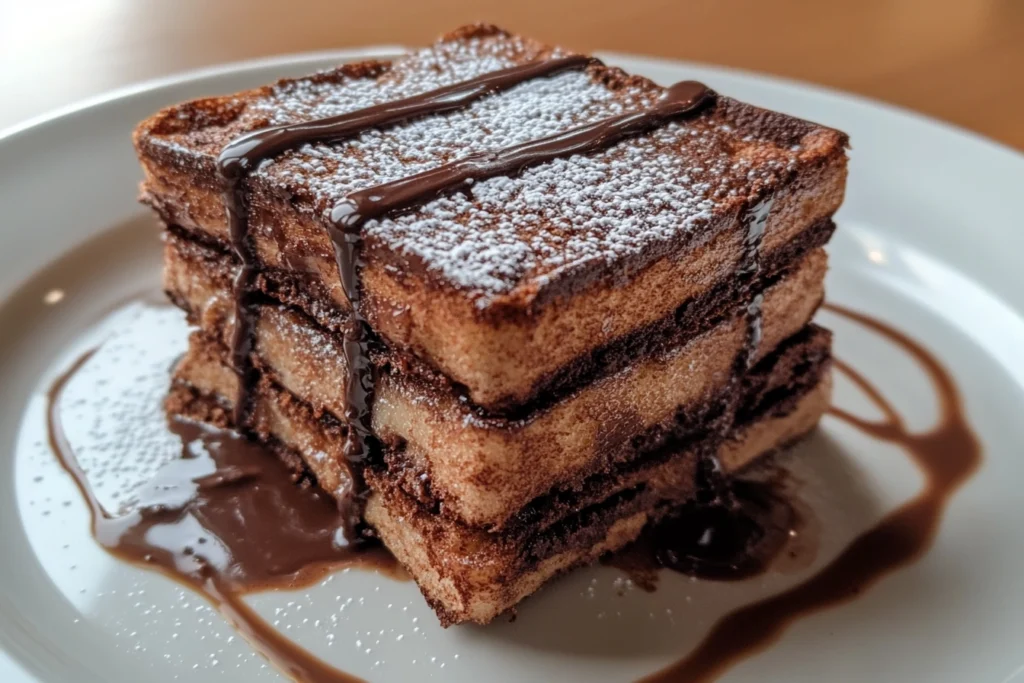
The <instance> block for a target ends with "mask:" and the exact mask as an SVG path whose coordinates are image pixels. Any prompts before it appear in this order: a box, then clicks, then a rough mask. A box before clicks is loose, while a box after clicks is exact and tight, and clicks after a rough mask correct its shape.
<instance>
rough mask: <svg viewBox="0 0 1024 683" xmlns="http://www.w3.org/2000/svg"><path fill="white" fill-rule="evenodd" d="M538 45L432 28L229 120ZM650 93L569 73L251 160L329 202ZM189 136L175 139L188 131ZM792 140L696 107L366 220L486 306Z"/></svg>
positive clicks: (718, 184) (763, 171) (286, 112)
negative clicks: (685, 115) (424, 39)
mask: <svg viewBox="0 0 1024 683" xmlns="http://www.w3.org/2000/svg"><path fill="white" fill-rule="evenodd" d="M541 50H542V48H541V47H539V46H537V45H536V44H534V43H532V42H530V41H524V40H523V39H520V38H517V37H509V36H503V35H497V36H485V37H476V38H471V39H462V40H457V41H450V42H442V43H438V44H437V45H435V46H433V47H431V48H428V49H425V50H421V51H419V52H416V53H414V54H412V55H410V56H409V57H407V58H405V59H403V60H400V61H399V62H398V63H397V64H396V65H395V66H394V67H393V68H392V69H391V70H389V71H387V72H385V73H384V74H383V75H381V76H379V77H377V78H363V79H357V78H353V79H346V80H344V81H342V82H338V81H337V80H336V79H334V80H332V79H326V80H325V79H316V78H312V79H300V80H297V81H291V82H287V83H285V84H283V85H279V86H276V87H274V88H272V89H271V90H270V92H269V94H268V95H267V96H265V97H263V98H261V99H259V100H257V101H256V102H254V103H251V104H250V105H249V106H248V107H247V109H246V111H245V112H244V113H243V115H242V116H241V117H240V119H239V120H238V121H236V122H234V124H233V125H234V126H236V127H239V129H240V130H244V129H247V128H254V127H260V126H261V125H274V124H283V123H291V122H296V121H305V120H311V119H318V118H325V117H329V116H335V115H338V114H341V113H344V112H348V111H352V110H355V109H359V108H363V107H367V106H371V105H373V104H377V103H380V102H383V101H388V100H394V99H398V98H402V97H408V96H410V95H414V94H417V93H421V92H425V91H428V90H432V89H435V88H438V87H441V86H444V85H448V84H451V83H455V82H459V81H464V80H467V79H470V78H473V77H475V76H478V75H480V74H482V73H486V72H490V71H494V70H497V69H502V68H506V67H508V66H511V65H513V64H516V63H521V62H523V61H528V60H531V59H534V58H536V57H537V56H538V55H539V54H541ZM543 54H544V55H547V54H551V53H550V52H547V53H543ZM554 54H560V53H559V52H557V51H555V53H554ZM659 95H660V89H657V88H654V87H652V86H651V85H650V84H647V83H644V82H640V81H630V82H628V83H627V84H626V85H624V86H621V87H615V88H612V87H609V86H608V85H606V84H605V83H603V82H601V81H600V80H598V79H596V78H595V77H594V76H593V74H591V73H589V72H582V71H570V72H564V73H561V74H557V75H554V76H551V77H547V78H537V79H534V80H531V81H528V82H526V83H523V84H521V85H519V86H516V87H514V88H512V89H510V90H509V91H507V92H505V93H501V94H498V95H494V96H490V97H486V98H484V99H481V100H478V101H476V102H475V103H473V104H472V105H471V106H469V107H467V108H466V109H464V110H460V111H457V112H452V113H449V114H445V115H440V116H430V117H425V118H421V119H418V120H415V121H412V122H409V123H407V124H403V125H398V126H394V127H390V128H386V129H384V130H371V131H367V132H365V133H363V134H361V135H359V136H357V137H355V138H353V139H351V140H348V141H345V142H343V143H340V144H335V145H324V144H313V145H305V146H303V147H302V148H300V149H298V150H294V151H291V152H287V153H284V154H282V155H281V156H280V157H279V158H277V159H275V160H273V161H269V162H265V163H264V164H262V165H261V166H260V167H259V169H258V170H257V171H256V175H257V176H259V179H260V180H261V181H263V182H266V183H268V184H269V185H271V186H276V187H280V188H282V189H283V190H285V191H287V192H288V193H290V194H291V195H293V196H295V197H297V198H299V200H300V201H298V202H296V205H297V206H299V208H300V210H308V211H310V212H314V213H315V215H318V216H325V214H326V212H328V211H329V210H330V208H331V207H332V206H333V205H334V204H335V203H336V202H337V201H339V200H340V199H342V198H343V197H344V196H345V195H346V194H347V193H349V192H352V191H354V190H358V189H365V188H367V187H371V186H373V185H378V184H381V183H385V182H389V181H392V180H396V179H399V178H402V177H407V176H409V175H412V174H415V173H419V172H422V171H425V170H427V169H430V168H433V167H436V166H438V165H440V164H443V163H447V162H450V161H453V160H456V159H459V158H461V157H463V156H465V155H467V154H470V153H473V152H479V151H483V150H495V149H501V148H505V147H509V146H512V145H515V144H518V143H522V142H526V141H529V140H535V139H538V138H542V137H546V136H549V135H552V134H555V133H559V132H562V131H565V130H568V129H570V128H573V127H575V126H579V125H582V124H584V123H589V122H593V121H596V120H600V119H602V118H606V117H609V116H613V115H615V114H619V113H622V112H625V111H634V110H637V109H640V108H643V107H644V106H645V105H647V104H648V103H650V102H651V101H652V100H653V99H654V98H656V97H657V96H659ZM188 135H190V134H185V135H184V136H182V137H183V138H185V139H179V140H178V141H177V142H179V143H182V144H185V145H186V146H188V144H187V136H188ZM170 137H173V136H170ZM193 142H195V141H193ZM750 149H756V157H755V155H754V154H751V153H749V151H750ZM799 153H800V150H799V148H797V149H790V148H789V147H788V146H787V147H785V148H783V147H780V146H774V145H766V144H764V141H763V140H758V141H751V142H748V143H745V142H744V141H743V140H741V139H740V138H739V136H738V135H737V134H736V133H734V132H733V131H732V130H731V127H730V126H728V125H726V124H725V123H723V122H716V121H714V120H713V119H712V118H710V117H698V118H696V119H694V120H689V121H687V120H683V121H680V122H677V123H674V124H670V125H668V126H666V127H664V128H662V129H660V130H658V131H656V132H654V133H652V134H650V135H646V136H642V137H639V138H634V139H631V140H628V141H625V142H622V143H620V144H618V145H616V146H614V147H612V148H610V149H608V150H605V151H603V152H601V153H597V154H594V155H591V156H586V157H584V156H574V157H570V158H564V159H558V160H555V161H553V162H551V163H547V164H543V165H540V166H536V167H533V168H529V169H526V170H525V171H524V172H523V173H522V174H520V175H519V176H517V177H514V178H509V177H499V178H491V179H488V180H485V181H482V182H479V183H477V184H475V185H474V186H472V188H471V189H469V190H467V192H466V193H465V194H457V195H453V196H450V197H445V198H441V199H437V200H435V201H432V202H430V203H428V204H426V205H425V206H422V207H420V208H418V209H416V210H414V211H411V212H409V213H407V214H405V215H401V216H398V217H393V218H386V219H382V220H378V221H370V222H368V223H367V224H366V226H365V228H364V230H365V237H366V239H367V240H368V241H370V242H373V243H374V247H375V248H379V247H383V248H384V249H386V250H389V251H391V252H392V253H393V254H397V255H400V256H403V257H405V258H406V259H407V260H408V261H409V262H410V264H411V263H412V262H415V263H416V264H417V265H419V266H420V267H421V268H424V269H426V270H427V271H428V272H430V273H432V274H433V275H434V276H435V277H437V278H438V279H440V280H441V281H443V282H445V283H447V284H448V285H450V286H452V287H455V288H458V289H462V290H465V291H467V293H469V294H470V295H471V296H472V297H474V298H475V299H476V302H477V304H478V305H479V306H486V305H488V304H489V303H490V302H492V301H493V300H494V298H495V297H496V296H500V295H502V294H507V293H509V292H511V291H513V290H514V289H515V288H516V287H518V286H521V285H524V284H532V285H534V286H536V287H538V288H539V287H543V286H544V285H545V284H547V283H549V282H551V281H553V280H555V279H557V278H560V277H564V276H570V275H571V274H572V273H573V272H574V271H575V270H577V269H580V268H585V267H588V266H589V265H591V264H593V262H595V261H599V262H601V263H602V264H603V265H606V266H607V267H609V268H612V269H614V268H615V267H616V264H621V263H622V262H623V259H626V258H628V257H630V256H633V255H637V254H640V253H641V252H645V251H649V250H651V248H652V246H653V247H655V248H657V247H658V246H659V245H661V244H670V243H672V242H673V241H678V240H679V239H680V238H681V237H684V236H685V235H686V234H688V233H692V232H694V231H699V230H700V229H701V228H702V227H703V226H707V225H708V223H709V221H710V220H711V219H712V218H713V217H714V216H715V215H716V213H721V212H724V211H726V210H729V208H730V207H733V206H736V205H738V204H739V203H740V202H741V201H743V200H745V199H746V198H747V197H749V196H752V195H753V194H754V193H755V192H756V191H757V190H758V188H759V187H760V186H762V185H764V184H766V183H773V182H775V181H776V180H777V178H778V176H779V174H780V173H782V172H784V171H785V170H786V169H787V168H788V167H790V166H791V165H792V164H793V163H795V159H796V157H797V155H798V154H799Z"/></svg>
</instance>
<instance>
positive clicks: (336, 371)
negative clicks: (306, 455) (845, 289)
mask: <svg viewBox="0 0 1024 683" xmlns="http://www.w3.org/2000/svg"><path fill="white" fill-rule="evenodd" d="M181 246H182V245H181V244H180V243H179V242H176V241H175V240H169V241H168V243H167V250H166V261H165V264H166V270H165V286H166V288H167V289H168V291H169V292H170V293H171V295H172V298H173V299H175V300H176V301H178V302H179V304H181V305H182V306H183V307H185V308H186V310H189V311H190V320H191V322H193V324H196V325H198V326H199V327H200V329H201V331H202V335H204V336H205V337H206V338H207V339H208V340H209V341H208V342H201V341H196V342H194V343H208V344H210V348H211V349H212V350H211V351H210V353H215V354H218V355H220V356H221V357H222V358H223V357H226V354H227V349H226V344H227V343H229V342H228V340H230V338H231V325H232V322H231V316H232V308H231V295H230V292H228V291H225V286H226V283H229V282H230V280H231V272H232V271H231V270H230V269H226V270H225V268H223V267H218V264H215V263H211V262H210V261H209V260H196V259H195V258H193V256H194V254H193V250H192V249H188V248H186V249H181V248H179V247H181ZM186 246H187V245H186ZM219 265H220V266H223V259H222V262H221V263H220V264H219ZM826 267H827V258H826V255H825V253H824V251H823V250H822V249H820V248H819V249H816V250H813V251H811V252H810V253H809V254H806V255H805V256H803V258H802V259H801V261H800V262H798V263H797V264H795V265H793V266H791V268H790V269H789V270H788V271H786V272H785V273H784V274H783V276H782V277H780V279H778V281H776V282H774V283H773V284H772V285H771V286H770V287H769V288H768V289H767V290H765V292H764V295H765V299H764V304H763V308H762V333H763V336H762V340H761V343H760V345H759V348H758V351H757V355H756V357H755V360H756V359H759V358H763V357H765V356H767V355H769V354H771V353H772V352H773V350H774V349H775V348H776V347H777V346H778V345H779V344H780V343H781V342H782V341H783V340H785V339H787V338H789V337H791V336H792V335H794V334H796V333H797V332H798V331H799V330H800V329H802V328H803V327H804V326H805V325H806V324H807V323H808V321H809V320H810V319H811V317H812V316H813V314H814V312H815V310H816V309H817V306H818V304H819V303H820V301H821V300H822V297H823V294H824V292H823V281H824V276H825V271H826ZM727 310H728V314H727V316H726V317H724V318H723V319H721V320H720V321H719V322H718V324H714V325H712V327H711V329H708V330H706V331H704V332H703V333H701V334H699V335H698V336H697V337H696V338H693V339H690V340H687V341H686V342H684V343H681V344H680V345H678V346H671V347H668V348H665V349H662V350H661V351H660V352H658V353H656V354H652V355H650V356H644V357H639V358H635V359H633V361H632V362H631V363H630V364H629V365H628V366H626V367H624V368H623V369H622V370H620V371H619V372H617V373H615V374H613V375H610V376H608V377H604V378H601V379H598V380H596V381H594V382H592V383H589V384H587V385H585V386H582V387H579V388H578V389H577V390H576V391H575V392H573V393H572V394H570V395H568V396H566V397H565V398H564V399H563V400H561V401H559V402H557V403H554V404H552V405H550V406H547V407H545V408H544V409H542V410H539V411H536V412H534V413H532V414H531V415H529V416H528V417H526V418H524V419H515V420H508V419H501V418H493V417H491V418H480V417H479V416H478V415H477V414H476V413H475V412H474V409H473V407H472V406H468V405H467V404H466V403H465V402H463V401H462V400H460V397H459V396H458V394H456V393H454V392H452V391H450V390H447V388H446V387H444V386H443V385H442V386H440V387H438V386H433V385H431V384H429V383H424V382H421V381H417V379H416V378H415V377H410V376H408V375H405V374H402V373H397V372H396V373H389V372H382V373H380V374H379V376H378V383H377V391H376V402H375V405H374V429H375V431H376V433H377V434H378V435H379V436H380V437H381V438H382V439H383V440H384V441H385V442H386V443H389V444H400V445H401V451H402V459H403V462H404V483H405V488H406V490H407V491H408V492H410V493H411V494H413V495H415V496H417V497H418V498H419V499H420V502H421V503H423V504H425V505H430V506H436V507H438V508H439V509H440V510H441V511H442V512H443V514H444V515H446V516H450V517H453V518H457V519H459V520H461V521H462V522H464V523H466V524H468V525H471V526H479V527H485V528H489V529H500V528H502V527H504V526H505V525H506V524H508V523H509V522H510V521H511V520H513V519H514V518H515V516H516V515H517V513H518V512H519V511H520V510H522V509H523V508H524V507H526V506H527V505H528V504H529V503H530V501H532V500H534V499H535V498H537V497H538V496H541V495H542V494H544V493H545V492H547V491H549V490H550V489H552V488H553V487H562V488H566V489H571V488H572V487H574V486H578V485H579V484H580V482H581V481H583V480H584V479H585V478H586V477H588V476H590V475H592V474H594V473H596V472H598V471H601V470H602V469H607V468H609V467H611V466H612V465H614V463H615V462H617V461H621V460H624V459H629V458H631V457H633V455H634V453H635V452H636V451H637V450H638V449H642V448H645V447H646V444H647V443H648V442H649V441H650V440H651V439H652V438H655V437H656V436H657V435H659V434H663V433H665V432H666V431H667V430H670V429H671V428H672V425H673V424H674V423H675V422H676V421H677V416H678V415H679V414H680V413H693V412H694V411H695V407H696V406H698V405H700V404H701V403H702V402H706V401H707V400H708V398H709V397H710V396H713V395H716V394H717V393H719V392H721V391H723V390H725V388H726V387H727V385H728V383H729V381H730V378H731V377H732V374H733V367H734V365H735V364H736V361H737V358H738V357H739V355H740V354H741V353H742V352H743V349H744V346H745V344H746V339H747V335H748V327H747V326H748V322H747V320H746V318H745V317H744V316H743V315H742V314H736V313H735V312H734V310H733V308H732V307H731V306H730V307H727ZM255 329H256V339H255V345H254V348H255V356H256V365H257V366H258V367H260V368H261V369H262V371H263V372H264V373H265V374H267V375H268V376H269V377H270V378H272V379H273V380H274V381H275V382H276V383H278V384H280V385H281V386H283V387H284V388H285V389H287V390H288V391H289V392H291V393H292V394H294V395H296V396H297V397H298V398H299V399H301V400H303V401H304V402H306V403H308V404H309V405H311V406H313V408H314V409H315V410H317V411H318V412H326V413H330V414H332V415H334V416H338V415H343V414H344V392H343V391H342V383H341V382H340V381H339V378H342V377H344V376H345V374H346V373H345V367H344V360H343V354H342V353H341V349H340V344H339V340H338V338H337V335H335V334H333V333H331V332H329V331H327V330H325V329H323V328H321V327H319V326H318V325H317V324H316V323H315V322H313V321H312V320H311V319H310V318H308V317H307V316H305V315H303V314H301V313H299V312H298V311H295V310H292V309H289V308H287V307H283V306H277V305H273V302H268V304H267V305H265V306H261V307H259V309H258V322H257V324H256V326H255ZM187 370H188V363H185V364H183V367H182V371H187ZM425 481H429V486H425V485H424V483H423V482H425ZM322 483H323V486H324V488H325V489H326V490H327V491H328V492H330V491H334V490H336V489H337V490H341V489H342V488H343V486H342V484H343V482H341V481H334V479H333V478H332V479H329V480H324V481H323V482H322Z"/></svg>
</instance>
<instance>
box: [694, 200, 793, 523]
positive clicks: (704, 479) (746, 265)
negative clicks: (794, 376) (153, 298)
mask: <svg viewBox="0 0 1024 683" xmlns="http://www.w3.org/2000/svg"><path fill="white" fill-rule="evenodd" d="M774 203H775V198H774V196H772V195H768V196H766V197H762V198H761V199H759V200H758V201H756V202H753V203H752V204H750V205H749V206H748V207H747V209H746V210H745V211H744V212H743V213H742V215H741V216H740V227H741V228H745V230H746V233H745V234H744V235H743V243H742V249H743V252H742V254H741V255H740V261H739V264H738V265H737V268H736V276H737V277H739V278H742V280H743V286H744V287H745V288H746V290H747V291H748V292H749V293H750V300H749V302H748V303H747V304H746V306H744V307H743V309H742V314H743V316H744V320H745V322H746V326H747V332H746V338H745V340H744V344H743V348H742V349H741V351H740V353H739V356H738V357H737V359H736V363H735V365H734V366H733V371H732V376H731V377H730V378H729V384H728V388H727V389H726V391H725V392H723V394H724V396H725V398H723V399H722V401H721V407H720V412H719V414H718V415H717V416H716V417H715V419H714V421H713V423H712V427H711V431H712V432H713V433H714V434H716V435H717V439H713V440H711V441H708V442H707V443H706V445H705V446H704V448H703V449H702V450H701V452H700V453H699V454H698V458H699V459H698V462H697V475H696V480H697V490H698V496H700V497H701V500H698V501H697V503H698V504H699V511H700V512H699V514H700V515H701V516H717V517H719V521H721V520H723V519H733V518H734V516H733V515H731V513H730V510H735V509H737V508H739V507H741V506H742V501H740V500H738V499H737V498H736V496H735V492H734V491H733V488H732V481H731V480H730V479H729V478H728V477H726V476H725V474H724V473H723V472H722V465H721V463H720V462H718V455H717V454H718V447H719V444H720V443H721V442H722V441H724V440H725V439H726V438H728V435H729V432H730V431H731V429H732V426H733V422H734V421H735V418H736V415H735V411H736V405H734V403H733V402H731V401H730V400H729V397H730V396H732V395H733V394H735V391H736V385H737V384H738V383H739V382H741V381H743V377H744V375H745V374H746V373H747V371H748V370H750V368H751V367H753V365H754V363H755V362H756V361H757V351H758V348H760V346H761V338H762V336H763V330H762V316H761V307H762V305H763V303H764V293H763V292H752V291H750V290H751V289H752V287H753V285H754V282H755V281H756V279H757V276H758V274H759V273H760V272H761V243H762V242H763V241H764V231H765V227H766V226H767V224H768V215H769V214H770V213H771V209H772V205H773V204H774ZM722 515H725V517H722ZM708 522H709V524H711V525H712V526H713V520H712V519H711V517H709V518H708ZM692 523H694V521H693V520H692V519H691V520H690V521H689V522H687V524H692ZM710 528H711V526H708V527H706V529H710Z"/></svg>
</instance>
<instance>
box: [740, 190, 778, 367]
mask: <svg viewBox="0 0 1024 683" xmlns="http://www.w3.org/2000/svg"><path fill="white" fill-rule="evenodd" d="M774 204H775V198H774V197H773V196H768V197H765V198H763V199H761V200H760V201H759V202H757V203H755V204H754V205H752V206H751V207H750V208H749V209H748V210H747V211H746V212H745V213H744V214H743V218H742V219H741V221H740V223H741V224H742V226H743V227H745V228H746V229H747V234H746V235H745V236H744V237H743V257H742V260H741V261H740V265H739V268H738V269H737V274H738V275H739V276H740V277H742V278H744V279H746V280H747V281H748V282H752V281H753V280H754V279H755V278H756V277H757V274H758V273H759V272H760V271H761V243H762V242H763V241H764V230H765V227H766V226H767V225H768V215H769V214H770V213H771V210H772V205H774ZM763 303H764V294H763V293H761V292H758V293H757V294H754V295H753V296H752V297H751V299H750V303H748V304H747V309H746V316H747V343H746V346H745V348H744V351H743V355H744V364H745V366H746V367H745V368H744V369H749V368H750V367H751V366H752V365H753V364H754V362H755V361H756V360H757V350H758V348H759V347H760V346H761V337H762V326H761V305H762V304H763Z"/></svg>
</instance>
